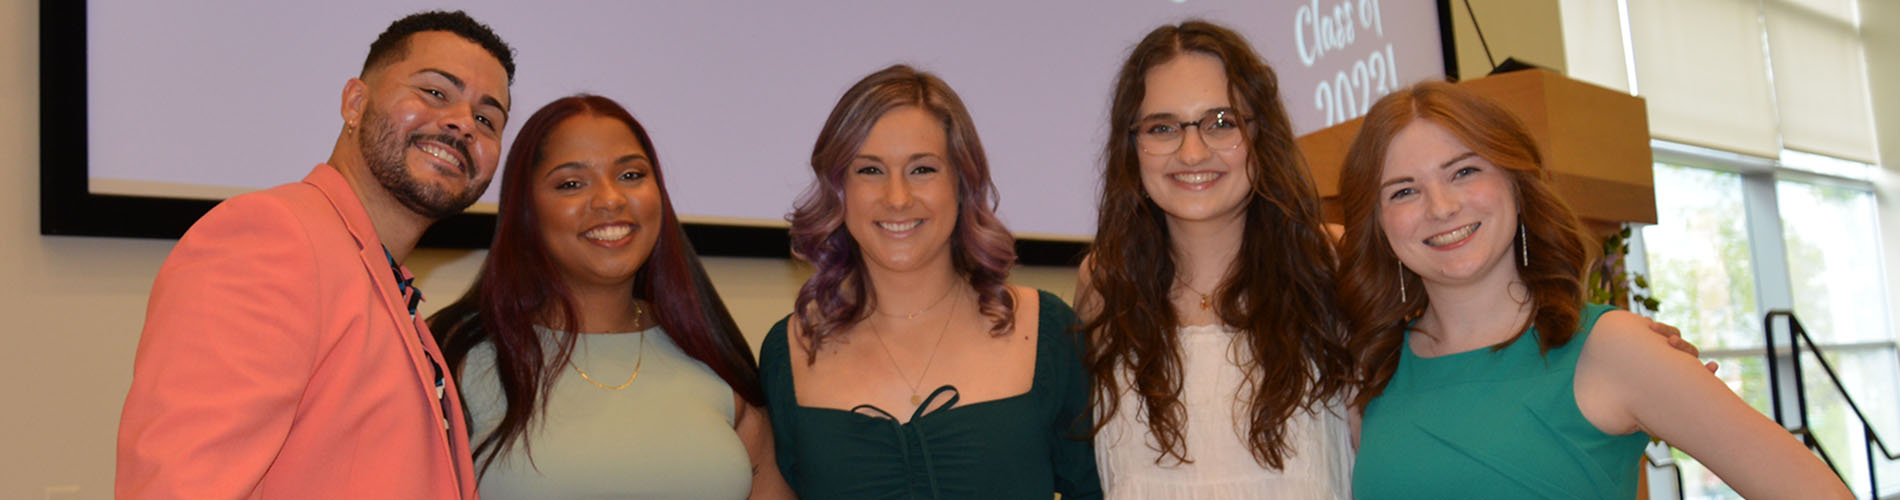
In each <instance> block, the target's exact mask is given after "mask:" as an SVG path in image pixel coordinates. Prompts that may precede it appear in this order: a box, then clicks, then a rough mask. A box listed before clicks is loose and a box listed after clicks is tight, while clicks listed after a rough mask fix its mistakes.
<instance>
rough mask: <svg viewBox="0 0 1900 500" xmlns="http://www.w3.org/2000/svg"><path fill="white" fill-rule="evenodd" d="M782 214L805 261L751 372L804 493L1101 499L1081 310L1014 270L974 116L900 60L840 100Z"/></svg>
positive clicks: (782, 463)
mask: <svg viewBox="0 0 1900 500" xmlns="http://www.w3.org/2000/svg"><path fill="white" fill-rule="evenodd" d="M811 164H812V170H813V173H814V174H815V176H816V179H815V180H814V182H813V183H812V185H811V187H810V188H809V189H808V190H807V191H806V193H805V194H804V195H803V196H802V197H801V198H800V199H799V201H798V205H797V207H796V209H795V211H794V212H793V213H792V215H791V216H790V217H789V219H790V220H791V237H792V249H793V252H794V253H795V254H796V255H797V257H798V258H799V259H800V260H803V261H805V262H807V263H810V264H811V265H812V266H813V268H814V271H815V273H814V275H813V276H812V277H811V279H810V280H809V281H807V282H806V283H805V284H804V286H803V287H802V288H800V289H799V293H798V299H797V302H796V303H795V306H794V311H795V312H794V313H793V314H791V315H789V316H787V317H786V319H785V320H784V321H780V322H779V323H778V324H777V325H775V326H774V327H773V328H772V331H771V333H769V334H767V336H766V338H765V344H764V346H762V347H761V349H760V377H761V379H762V381H763V385H764V388H765V393H766V404H767V408H768V410H769V413H770V415H771V420H772V428H773V431H774V434H775V436H776V438H777V453H778V461H779V468H780V470H781V472H782V473H783V474H784V476H785V479H786V480H787V481H788V482H789V483H791V485H792V487H793V489H794V490H796V491H797V492H798V494H799V496H800V498H804V499H806V500H812V499H825V498H982V499H1008V498H1023V499H1035V500H1044V499H1047V498H1050V495H1051V493H1060V494H1062V496H1063V498H1098V497H1100V496H1101V486H1100V484H1099V482H1098V480H1097V478H1096V473H1095V461H1094V456H1093V449H1092V448H1091V446H1090V444H1089V442H1088V441H1087V430H1088V428H1089V421H1088V419H1087V407H1088V387H1089V381H1088V376H1087V374H1086V372H1085V371H1084V370H1083V368H1082V364H1081V358H1080V349H1079V346H1078V345H1077V343H1078V339H1077V337H1076V335H1075V334H1074V333H1072V332H1071V330H1072V329H1073V328H1072V327H1073V326H1074V324H1075V313H1074V312H1073V311H1071V310H1070V309H1069V306H1068V305H1067V304H1064V303H1063V302H1062V300H1061V299H1058V298H1056V297H1055V296H1053V295H1050V294H1049V293H1047V292H1038V291H1036V290H1032V289H1029V288H1025V287H1018V286H1011V285H1009V284H1008V283H1007V282H1006V280H1007V278H1008V273H1009V268H1010V266H1012V265H1014V263H1015V251H1014V240H1013V238H1012V237H1011V236H1010V233H1009V231H1008V230H1007V229H1004V228H1003V226H1002V223H1001V222H1000V221H998V220H997V218H996V216H995V214H994V213H993V210H994V208H995V203H996V197H995V187H994V185H993V184H992V183H991V182H990V175H989V166H988V163H987V161H986V160H985V158H984V155H983V147H982V144H981V142H980V141H978V139H977V135H976V131H975V129H974V128H973V127H972V124H971V120H970V115H969V112H968V111H967V110H965V109H964V107H963V104H962V102H961V101H960V100H959V98H958V97H957V95H956V93H955V92H953V91H951V90H950V87H949V86H948V85H946V84H944V82H943V81H942V80H940V79H938V78H937V77H936V76H934V75H931V74H929V73H924V72H920V71H917V70H915V69H912V68H910V67H907V66H892V67H890V68H886V69H884V70H882V71H879V72H877V73H873V74H871V75H870V76H867V77H865V78H864V79H863V80H860V81H859V82H858V83H857V84H856V85H854V86H853V87H852V88H851V89H850V90H849V91H846V92H845V94H844V96H843V97H842V98H840V99H839V101H838V104H837V106H836V107H835V108H834V109H833V110H832V113H831V117H830V119H828V120H827V121H826V122H825V127H824V129H823V131H822V132H821V133H820V135H819V137H818V141H817V144H816V145H815V146H814V147H813V151H812V161H811Z"/></svg>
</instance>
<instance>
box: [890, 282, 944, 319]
mask: <svg viewBox="0 0 1900 500" xmlns="http://www.w3.org/2000/svg"><path fill="white" fill-rule="evenodd" d="M956 289H957V285H956V284H955V283H951V284H950V286H947V287H944V289H943V295H938V296H937V300H934V301H931V302H930V305H928V306H924V308H923V309H920V310H918V311H917V312H914V313H910V314H905V315H902V316H904V319H917V317H918V316H922V315H923V314H924V313H927V312H930V310H931V309H936V308H937V306H939V305H942V304H943V299H946V298H950V292H952V291H955V290H956ZM879 309H882V308H878V309H872V310H871V311H872V312H875V313H877V314H878V315H879V316H884V317H887V318H895V317H897V316H899V315H897V314H891V313H887V312H884V311H882V310H879Z"/></svg>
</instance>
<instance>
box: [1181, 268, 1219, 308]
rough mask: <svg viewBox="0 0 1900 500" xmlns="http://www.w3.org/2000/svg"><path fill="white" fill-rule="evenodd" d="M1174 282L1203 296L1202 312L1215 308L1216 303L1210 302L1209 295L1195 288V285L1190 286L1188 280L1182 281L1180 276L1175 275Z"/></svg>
mask: <svg viewBox="0 0 1900 500" xmlns="http://www.w3.org/2000/svg"><path fill="white" fill-rule="evenodd" d="M1174 282H1175V283H1180V284H1181V288H1186V289H1188V291H1190V292H1194V294H1195V295H1199V296H1201V310H1202V311H1206V310H1210V309H1213V308H1214V303H1213V302H1212V301H1211V300H1210V297H1208V294H1206V293H1203V292H1201V291H1200V290H1199V289H1196V288H1194V285H1189V284H1188V282H1187V280H1184V279H1181V275H1179V274H1176V275H1174Z"/></svg>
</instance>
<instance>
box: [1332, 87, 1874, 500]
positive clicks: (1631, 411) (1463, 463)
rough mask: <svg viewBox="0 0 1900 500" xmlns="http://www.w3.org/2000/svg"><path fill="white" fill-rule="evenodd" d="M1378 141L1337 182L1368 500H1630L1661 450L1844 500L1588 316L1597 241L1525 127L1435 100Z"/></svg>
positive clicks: (1728, 404)
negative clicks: (1584, 279) (1590, 255)
mask: <svg viewBox="0 0 1900 500" xmlns="http://www.w3.org/2000/svg"><path fill="white" fill-rule="evenodd" d="M1362 127H1363V128H1361V130H1360V133H1359V136H1358V138H1357V139H1356V140H1355V141H1354V142H1353V145H1352V148H1351V149H1350V151H1349V152H1348V153H1347V158H1346V166H1345V169H1344V171H1343V172H1342V174H1341V178H1340V197H1341V202H1342V205H1343V206H1344V209H1345V215H1346V231H1345V235H1344V239H1343V241H1342V242H1341V245H1340V246H1341V264H1342V266H1343V274H1342V277H1341V280H1340V297H1341V301H1342V302H1343V308H1344V310H1345V311H1346V313H1347V314H1346V316H1347V317H1348V318H1351V321H1352V326H1351V331H1350V333H1349V336H1348V346H1349V348H1350V349H1352V350H1353V352H1354V354H1355V356H1356V357H1357V359H1358V362H1359V366H1358V368H1359V370H1360V371H1361V377H1362V384H1363V385H1362V387H1361V388H1360V392H1359V394H1358V396H1357V399H1356V401H1355V402H1354V405H1355V406H1356V407H1358V408H1361V409H1363V410H1364V420H1363V423H1362V427H1361V434H1360V436H1361V439H1360V442H1361V443H1363V444H1362V446H1361V447H1360V449H1359V455H1358V460H1357V463H1356V466H1355V468H1354V471H1353V492H1354V496H1356V497H1359V498H1632V497H1634V496H1635V494H1636V488H1637V486H1638V485H1637V484H1636V478H1637V471H1638V467H1639V466H1640V465H1639V464H1640V461H1639V460H1640V457H1641V453H1642V450H1643V447H1644V446H1645V445H1646V444H1647V442H1648V440H1649V436H1656V437H1659V438H1662V439H1663V440H1665V441H1668V442H1669V443H1670V444H1671V445H1674V446H1675V447H1676V448H1679V449H1681V450H1683V451H1685V452H1688V453H1689V455H1690V456H1693V457H1695V458H1696V459H1697V460H1698V461H1700V462H1702V463H1703V464H1705V465H1707V466H1708V467H1709V468H1710V469H1711V470H1713V471H1714V472H1715V473H1716V475H1718V476H1721V477H1722V479H1723V480H1725V481H1727V482H1728V484H1729V485H1730V486H1732V487H1733V488H1735V490H1736V491H1737V492H1740V493H1741V494H1742V495H1744V496H1747V497H1750V498H1848V496H1849V494H1848V491H1847V489H1846V487H1845V486H1844V485H1842V484H1841V482H1840V480H1839V479H1838V478H1836V477H1835V476H1834V475H1833V474H1832V473H1831V472H1830V471H1829V470H1828V469H1827V467H1825V466H1824V465H1822V464H1821V463H1820V461H1818V460H1815V459H1814V457H1813V456H1812V455H1810V454H1808V452H1807V450H1806V449H1804V448H1803V447H1802V446H1801V444H1799V443H1797V442H1796V441H1795V440H1794V439H1793V437H1791V436H1790V435H1789V434H1788V433H1787V432H1786V431H1784V430H1782V429H1781V428H1780V427H1779V426H1776V425H1775V424H1774V423H1772V422H1770V421H1768V419H1766V418H1764V417H1763V416H1762V415H1761V414H1760V413H1759V412H1756V411H1755V410H1754V409H1753V408H1751V407H1749V406H1748V405H1747V404H1745V403H1743V402H1742V400H1741V399H1740V398H1738V397H1736V395H1735V394H1734V393H1733V392H1731V391H1730V390H1729V388H1728V387H1727V386H1725V385H1723V384H1722V382H1721V381H1720V380H1718V379H1716V378H1714V377H1710V376H1708V373H1707V372H1705V371H1704V369H1703V367H1702V366H1700V365H1699V364H1698V363H1697V361H1696V360H1695V359H1694V357H1692V356H1690V355H1687V354H1685V353H1683V352H1680V351H1677V350H1675V349H1674V348H1671V347H1670V346H1669V345H1668V343H1667V342H1666V341H1665V339H1663V338H1661V337H1658V336H1656V335H1653V334H1651V333H1650V332H1649V330H1648V326H1647V325H1648V322H1647V321H1646V320H1644V319H1642V318H1641V317H1639V316H1636V315H1634V314H1630V313H1628V312H1624V311H1618V310H1615V309H1614V308H1611V307H1608V306H1603V305H1596V304H1586V303H1584V300H1583V288H1582V286H1581V284H1580V283H1579V279H1578V276H1579V274H1580V273H1579V271H1580V270H1581V269H1582V268H1583V266H1584V264H1585V258H1586V254H1585V250H1584V248H1585V247H1584V243H1583V242H1584V239H1583V238H1582V236H1581V235H1582V233H1581V230H1580V228H1581V224H1580V223H1579V222H1578V221H1577V218H1576V216H1575V215H1574V214H1573V213H1572V212H1571V211H1570V209H1569V208H1568V206H1567V205H1565V204H1564V202H1563V201H1562V200H1561V199H1559V198H1558V197H1557V194H1556V193H1555V192H1554V191H1553V190H1552V188H1551V187H1550V186H1549V184H1548V178H1549V174H1548V173H1547V172H1546V171H1545V170H1544V167H1543V163H1542V159H1541V158H1540V156H1539V154H1540V153H1539V151H1538V149H1537V145H1536V144H1535V143H1534V142H1533V140H1532V139H1531V137H1530V135H1529V133H1528V132H1527V131H1526V130H1525V128H1524V126H1523V125H1522V124H1520V123H1519V122H1518V121H1517V120H1516V118H1514V117H1512V116H1511V115H1510V114H1509V112H1507V111H1504V110H1503V109H1502V108H1500V107H1498V106H1497V105H1495V104H1493V103H1491V102H1490V101H1488V100H1485V99H1484V98H1482V97H1479V96H1477V95H1475V94H1472V93H1471V92H1470V91H1468V90H1464V89H1462V88H1459V87H1454V86H1452V85H1450V84H1446V83H1437V82H1432V83H1423V84H1419V85H1416V86H1413V87H1410V88H1407V89H1402V90H1400V91H1398V92H1394V93H1392V94H1390V95H1388V96H1387V97H1385V98H1383V99H1381V100H1379V102H1378V103H1377V104H1375V105H1373V107H1372V108H1371V110H1370V111H1368V112H1367V114H1366V117H1365V120H1364V122H1363V125H1362Z"/></svg>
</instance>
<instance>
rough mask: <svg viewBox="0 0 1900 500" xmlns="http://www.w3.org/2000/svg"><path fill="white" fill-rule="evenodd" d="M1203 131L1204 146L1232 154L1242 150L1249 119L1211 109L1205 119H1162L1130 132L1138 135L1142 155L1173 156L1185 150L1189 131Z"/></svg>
mask: <svg viewBox="0 0 1900 500" xmlns="http://www.w3.org/2000/svg"><path fill="white" fill-rule="evenodd" d="M1188 127H1194V128H1197V129H1200V132H1201V143H1202V144H1206V145H1207V148H1208V149H1211V150H1214V151H1229V150H1232V149H1234V148H1238V147H1240V138H1241V136H1242V135H1243V134H1241V133H1240V132H1241V131H1242V130H1246V127H1247V119H1246V117H1243V116H1241V115H1240V113H1238V112H1235V111H1234V110H1232V109H1226V108H1223V109H1215V110H1209V111H1208V112H1207V113H1205V114H1202V115H1201V118H1200V119H1198V120H1194V121H1191V122H1183V121H1175V119H1174V117H1173V116H1158V117H1154V118H1149V119H1146V120H1142V121H1139V122H1135V126H1134V127H1133V128H1132V129H1130V130H1129V132H1131V133H1133V134H1135V143H1136V144H1137V145H1139V146H1140V147H1141V152H1143V153H1148V154H1151V155H1169V154H1174V152H1175V151H1180V150H1181V141H1182V140H1183V139H1182V138H1183V137H1186V136H1187V128H1188Z"/></svg>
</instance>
